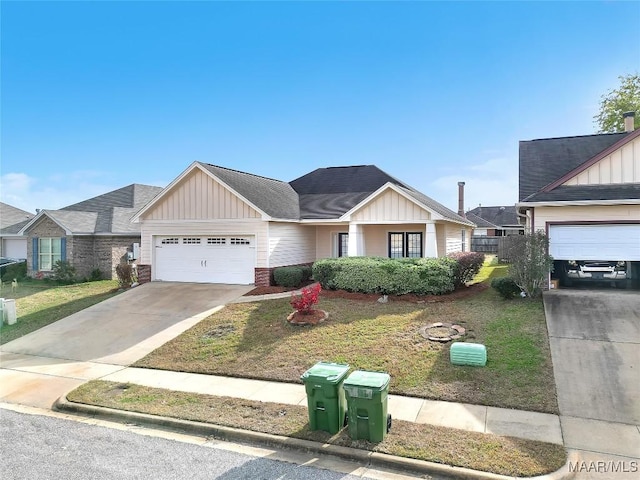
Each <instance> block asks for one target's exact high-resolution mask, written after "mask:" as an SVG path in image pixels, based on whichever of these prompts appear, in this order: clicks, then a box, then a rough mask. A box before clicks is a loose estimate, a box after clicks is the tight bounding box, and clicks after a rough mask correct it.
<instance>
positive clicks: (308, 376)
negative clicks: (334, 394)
mask: <svg viewBox="0 0 640 480" xmlns="http://www.w3.org/2000/svg"><path fill="white" fill-rule="evenodd" d="M350 368H351V367H350V366H349V365H344V364H342V363H327V362H318V363H316V364H315V365H314V366H313V367H311V368H310V369H309V370H307V371H306V372H304V373H303V374H302V376H301V377H300V378H301V379H302V381H303V382H304V381H314V382H321V383H331V384H336V383H340V382H341V381H342V380H343V379H344V377H346V376H347V373H349V369H350Z"/></svg>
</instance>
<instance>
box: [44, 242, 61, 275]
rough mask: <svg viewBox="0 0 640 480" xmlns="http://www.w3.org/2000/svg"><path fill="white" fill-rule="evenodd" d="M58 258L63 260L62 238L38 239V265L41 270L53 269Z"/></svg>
mask: <svg viewBox="0 0 640 480" xmlns="http://www.w3.org/2000/svg"><path fill="white" fill-rule="evenodd" d="M58 260H62V239H60V238H39V239H38V265H39V266H40V270H45V271H51V270H53V266H54V265H55V263H56V262H57V261H58Z"/></svg>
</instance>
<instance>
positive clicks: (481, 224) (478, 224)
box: [466, 212, 500, 228]
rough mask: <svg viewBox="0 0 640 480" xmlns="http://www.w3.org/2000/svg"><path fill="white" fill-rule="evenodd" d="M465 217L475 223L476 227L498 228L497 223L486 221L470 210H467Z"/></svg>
mask: <svg viewBox="0 0 640 480" xmlns="http://www.w3.org/2000/svg"><path fill="white" fill-rule="evenodd" d="M466 215H467V219H468V220H470V221H472V222H473V223H475V224H476V227H479V228H500V227H498V225H494V224H493V223H491V222H488V221H486V220H485V219H484V218H481V217H479V216H477V215H474V214H473V213H471V212H467V214H466Z"/></svg>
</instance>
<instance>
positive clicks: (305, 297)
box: [291, 283, 322, 315]
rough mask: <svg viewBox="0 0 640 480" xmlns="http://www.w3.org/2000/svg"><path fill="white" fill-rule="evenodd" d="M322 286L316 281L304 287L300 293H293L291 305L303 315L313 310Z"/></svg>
mask: <svg viewBox="0 0 640 480" xmlns="http://www.w3.org/2000/svg"><path fill="white" fill-rule="evenodd" d="M320 290H322V287H321V286H320V284H319V283H315V284H313V285H311V286H310V287H306V288H303V289H302V291H301V292H300V295H295V294H291V306H292V307H293V308H295V309H296V310H297V311H298V312H300V313H302V314H303V315H308V314H310V313H311V312H313V306H314V305H315V304H316V303H318V296H319V295H320Z"/></svg>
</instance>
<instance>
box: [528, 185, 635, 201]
mask: <svg viewBox="0 0 640 480" xmlns="http://www.w3.org/2000/svg"><path fill="white" fill-rule="evenodd" d="M585 199H588V200H625V199H628V200H640V184H638V183H636V184H619V185H560V186H559V187H556V188H554V189H553V190H551V191H550V192H538V193H536V194H534V195H531V196H529V197H528V198H527V202H557V201H567V202H570V201H576V200H585Z"/></svg>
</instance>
